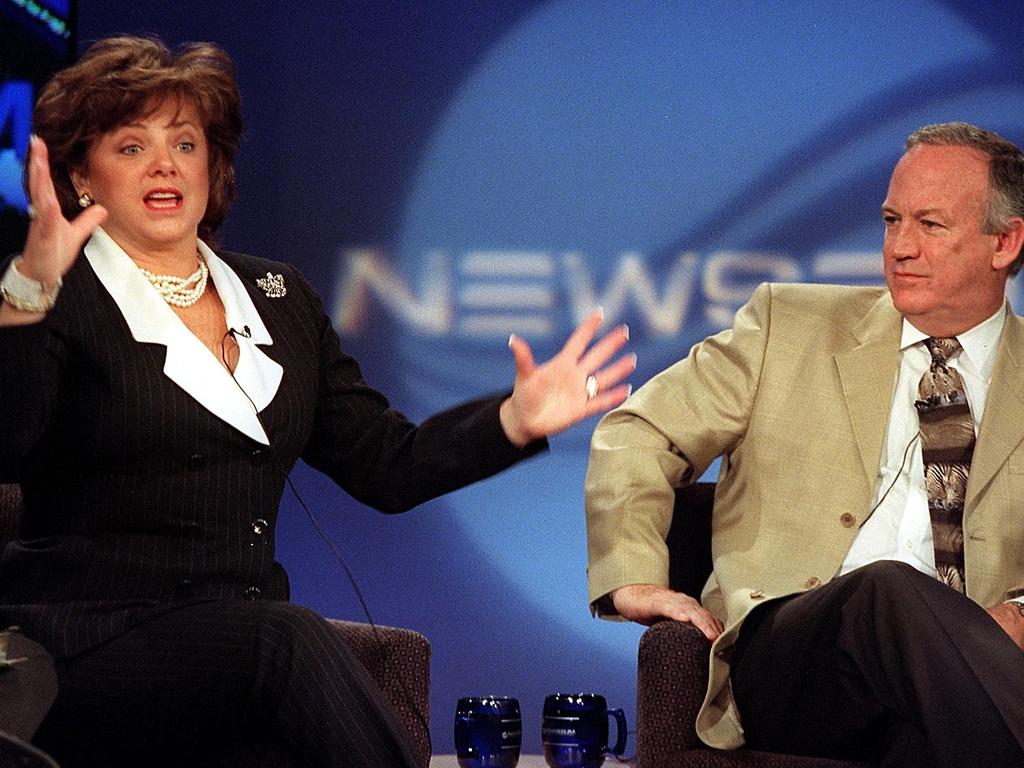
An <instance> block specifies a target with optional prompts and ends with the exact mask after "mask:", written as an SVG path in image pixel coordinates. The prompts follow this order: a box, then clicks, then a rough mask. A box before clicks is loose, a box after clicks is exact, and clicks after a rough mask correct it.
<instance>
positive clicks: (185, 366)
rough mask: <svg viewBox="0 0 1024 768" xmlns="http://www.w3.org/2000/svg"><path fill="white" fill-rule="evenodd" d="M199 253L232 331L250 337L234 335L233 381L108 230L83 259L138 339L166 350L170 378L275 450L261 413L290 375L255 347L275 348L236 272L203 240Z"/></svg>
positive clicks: (91, 242)
mask: <svg viewBox="0 0 1024 768" xmlns="http://www.w3.org/2000/svg"><path fill="white" fill-rule="evenodd" d="M196 247H197V248H198V250H199V252H200V253H202V255H203V257H204V258H205V259H206V262H207V265H208V266H209V268H210V279H211V280H213V284H214V285H215V286H216V288H217V293H218V295H219V296H220V298H221V301H222V302H223V304H224V317H225V321H226V322H227V325H228V328H232V329H235V330H237V331H241V330H242V329H248V331H247V335H243V334H240V333H239V334H236V335H235V340H236V341H237V342H238V352H239V357H238V364H237V365H236V366H235V372H234V376H233V377H232V375H231V374H230V373H229V372H228V370H227V369H226V368H224V366H223V365H221V363H220V362H219V361H218V360H217V359H216V358H215V357H214V355H213V353H212V352H211V351H210V350H209V349H208V348H207V347H206V346H205V345H204V344H203V343H202V342H201V341H199V339H198V338H196V336H195V334H193V333H192V332H191V331H189V330H188V328H186V327H185V324H184V323H182V322H181V319H180V318H179V317H178V316H177V315H176V314H175V313H174V310H172V309H171V308H170V307H169V306H168V305H167V302H165V301H164V300H163V299H162V298H161V297H160V294H158V293H157V292H156V289H155V288H154V287H153V285H152V284H151V283H150V282H149V280H147V279H146V276H145V275H143V274H142V272H141V270H139V269H138V267H137V266H136V264H135V262H134V261H132V260H131V257H129V256H128V254H127V253H125V252H124V250H123V249H122V248H121V247H120V246H119V245H118V244H117V243H115V242H114V240H113V239H112V238H111V237H110V236H109V235H108V234H107V233H106V232H104V231H103V229H102V228H99V227H98V228H97V229H96V231H95V232H93V235H92V237H91V238H90V239H89V242H88V243H86V245H85V257H86V259H87V260H88V261H89V265H90V266H91V267H92V268H93V271H94V272H95V273H96V276H97V277H98V278H99V281H100V282H101V283H102V284H103V287H104V288H106V290H107V292H108V293H109V294H110V296H111V297H112V298H113V300H114V302H115V303H116V304H117V307H118V309H119V310H120V311H121V314H122V315H123V316H124V319H125V322H126V323H127V324H128V328H129V330H130V331H131V334H132V338H134V339H135V340H136V341H139V342H145V343H151V344H162V345H163V346H165V347H167V354H166V357H165V359H164V368H163V372H164V374H165V375H166V376H167V377H168V378H169V379H171V381H173V382H174V383H175V384H177V385H178V386H180V387H181V388H182V389H183V390H185V392H187V393H188V394H189V395H191V396H192V398H193V399H195V400H196V401H197V402H198V403H199V404H200V405H202V406H203V407H204V408H206V409H207V410H208V411H210V412H211V413H212V414H214V415H215V416H217V417H218V418H220V419H222V420H223V421H225V422H227V423H228V424H230V425H231V426H232V427H234V428H235V429H237V430H239V431H240V432H243V433H245V434H246V435H248V436H249V437H251V438H252V439H253V440H256V441H258V442H261V443H263V444H264V445H269V444H270V439H269V438H268V436H267V434H266V432H265V431H264V429H263V425H262V424H261V422H260V420H259V416H258V412H259V411H262V410H263V409H264V408H266V407H267V405H269V404H270V402H271V401H272V400H273V399H274V395H275V394H276V393H277V389H278V387H279V386H280V383H281V378H282V376H283V373H284V372H283V369H282V368H281V366H280V365H279V364H278V363H277V362H276V361H275V360H272V359H271V358H270V357H268V356H267V355H266V354H265V353H264V352H263V350H261V349H260V348H259V347H257V346H256V345H257V344H264V345H270V344H273V343H274V341H273V339H272V338H271V336H270V332H269V331H268V330H267V327H266V324H265V323H264V322H263V319H262V318H261V317H260V315H259V313H258V312H257V311H256V306H255V305H254V304H253V302H252V298H251V297H250V296H249V293H248V292H247V291H246V290H245V286H244V285H243V284H242V281H241V280H240V279H239V277H238V275H236V274H235V272H234V270H232V269H231V268H230V267H229V266H228V265H227V264H226V263H224V261H223V260H222V259H221V258H220V257H219V256H217V255H216V254H215V253H214V252H213V251H212V250H210V249H209V248H208V247H207V246H206V244H205V243H203V242H202V241H201V240H198V241H197V246H196ZM254 405H255V406H256V410H255V411H254V410H253V406H254Z"/></svg>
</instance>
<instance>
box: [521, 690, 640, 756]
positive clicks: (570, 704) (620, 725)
mask: <svg viewBox="0 0 1024 768" xmlns="http://www.w3.org/2000/svg"><path fill="white" fill-rule="evenodd" d="M609 717H613V718H615V726H616V731H617V735H616V739H615V745H614V746H612V747H609V746H608V718H609ZM541 739H542V741H543V742H544V760H545V762H547V764H548V765H549V766H551V768H598V767H599V766H600V765H601V764H602V763H604V756H605V755H606V754H612V755H615V756H616V757H618V756H620V755H621V754H622V753H623V752H624V751H625V749H626V715H625V713H624V712H623V711H622V710H621V709H608V704H607V702H605V700H604V696H601V695H599V694H596V693H552V694H551V695H549V696H548V697H547V698H546V699H544V721H543V723H542V726H541Z"/></svg>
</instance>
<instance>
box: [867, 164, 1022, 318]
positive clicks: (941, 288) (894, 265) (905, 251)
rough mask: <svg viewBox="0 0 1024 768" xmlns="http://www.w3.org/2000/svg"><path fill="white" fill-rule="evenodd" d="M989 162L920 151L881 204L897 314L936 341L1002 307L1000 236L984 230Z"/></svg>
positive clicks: (896, 174)
mask: <svg viewBox="0 0 1024 768" xmlns="http://www.w3.org/2000/svg"><path fill="white" fill-rule="evenodd" d="M988 166H989V161H988V157H987V156H986V155H984V154H983V153H981V152H979V151H978V150H975V149H971V148H969V147H947V146H930V145H918V146H916V147H914V148H913V149H911V150H910V151H909V152H907V153H906V154H905V155H904V156H903V157H902V158H901V159H900V161H899V163H897V164H896V168H895V170H894V171H893V174H892V179H891V180H890V182H889V192H888V194H887V196H886V198H885V202H884V203H883V204H882V218H883V219H884V220H885V242H884V244H883V246H882V254H883V257H884V262H885V280H886V283H888V285H889V292H890V293H891V294H892V300H893V303H894V304H895V305H896V309H897V310H899V312H900V313H901V314H902V315H903V316H904V317H906V318H907V319H908V320H909V321H910V322H911V323H912V324H913V325H914V327H916V328H917V329H919V330H921V331H923V332H925V333H927V334H929V335H931V336H953V335H956V334H957V333H960V332H962V331H965V330H967V329H969V328H971V327H973V326H975V325H977V324H978V323H980V322H982V321H983V320H985V319H986V318H988V317H989V316H991V315H992V314H993V313H995V311H996V310H997V309H998V308H999V306H1000V304H1001V303H1002V302H1003V292H1004V289H1005V285H1006V277H1007V269H1006V267H1007V266H1008V263H1006V256H1005V254H1004V252H1003V250H1002V248H1001V245H1002V244H1001V242H1000V237H999V236H998V235H995V234H985V233H984V232H982V231H981V225H982V220H983V219H984V216H985V210H986V209H985V206H986V202H987V199H988V188H989V183H988Z"/></svg>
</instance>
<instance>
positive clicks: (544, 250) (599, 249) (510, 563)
mask: <svg viewBox="0 0 1024 768" xmlns="http://www.w3.org/2000/svg"><path fill="white" fill-rule="evenodd" d="M228 9H230V10H228ZM79 23H80V26H79V29H80V38H81V42H82V43H83V44H85V43H86V42H87V41H88V40H90V39H94V38H97V37H101V36H104V35H107V34H111V33H114V32H122V31H126V32H135V33H139V32H149V33H156V34H159V35H160V36H162V37H164V38H165V39H166V40H168V41H169V42H172V43H177V42H181V41H185V40H195V39H211V40H214V41H216V42H219V43H220V44H222V45H223V46H224V47H226V48H227V49H228V51H229V52H230V53H231V54H232V55H233V56H234V57H235V60H236V62H237V64H238V67H239V76H240V83H241V89H242V94H243V98H244V111H245V118H246V124H247V131H246V139H245V142H244V144H243V146H242V149H241V152H240V154H239V159H238V177H239V187H240V195H239V199H238V202H237V204H236V206H235V209H234V211H233V213H232V215H231V217H230V218H229V221H228V224H227V226H226V228H225V230H224V233H223V241H224V244H225V245H226V246H228V247H231V248H234V249H239V250H246V251H250V252H254V253H257V254H260V255H264V256H268V257H271V258H276V259H282V260H287V261H291V262H293V263H295V264H296V265H298V266H299V267H300V268H301V269H302V270H304V271H305V272H306V274H307V275H308V276H309V277H310V279H311V280H312V281H313V282H314V283H315V284H316V285H317V286H318V287H319V288H320V290H321V291H322V293H323V296H324V299H325V301H326V302H327V305H328V307H329V309H330V311H331V312H332V315H333V317H334V320H335V323H336V325H337V327H338V329H339V331H340V332H341V333H342V336H343V340H344V342H345V344H346V347H347V349H348V350H349V351H351V352H352V353H354V354H355V355H356V356H357V357H358V358H359V359H360V360H361V361H362V363H363V369H364V373H365V375H366V377H367V379H368V380H369V381H370V382H371V383H372V384H374V385H376V386H378V387H379V388H381V389H383V390H384V391H385V392H387V393H388V394H389V395H390V396H391V397H392V399H393V401H394V402H395V403H396V404H397V405H398V406H399V407H400V408H402V409H403V410H405V411H406V412H408V413H409V414H410V415H412V416H415V417H422V416H424V415H426V414H428V413H430V412H431V411H433V410H435V409H437V408H440V407H442V406H444V405H448V404H452V403H454V402H457V401H459V400H460V399H463V398H465V397H467V396H470V395H472V394H477V393H481V392H484V391H490V390H495V389H498V388H503V387H506V386H508V385H509V384H510V382H511V377H512V364H511V359H510V356H509V353H508V351H507V349H506V347H505V339H506V338H507V336H508V333H509V332H510V331H515V332H517V333H520V334H521V335H523V336H525V337H526V338H527V339H528V340H529V341H530V342H531V343H532V344H533V345H534V347H535V351H536V352H537V353H538V354H539V355H541V356H548V355H550V354H551V353H552V352H553V351H554V350H555V349H556V348H557V346H558V344H559V342H560V340H561V339H562V338H563V337H564V336H565V335H566V333H567V332H568V330H569V329H570V328H571V327H572V326H573V325H574V323H575V322H576V321H577V320H578V319H579V318H580V317H581V316H582V315H583V314H584V313H585V312H586V311H587V309H588V308H589V307H591V306H592V305H594V304H601V305H603V306H604V308H605V310H606V315H607V319H608V322H609V323H615V322H620V321H626V322H629V323H630V325H631V328H632V331H633V335H632V338H633V341H632V348H633V350H634V351H636V352H637V353H638V354H639V356H640V367H639V370H638V371H637V373H636V375H635V377H634V382H635V383H637V384H639V383H641V382H643V381H644V380H645V379H647V378H649V377H650V376H651V375H652V374H653V373H654V372H656V371H657V370H659V369H661V368H663V367H665V366H666V365H668V364H669V363H671V362H672V361H674V360H676V359H677V358H679V357H680V356H682V355H684V354H685V353H686V351H687V349H688V348H689V346H690V345H691V344H692V343H694V342H695V341H697V340H699V339H700V338H702V337H703V336H705V335H707V334H708V333H711V332H714V331H716V330H718V329H720V328H722V327H724V326H726V325H728V324H729V323H730V320H731V317H732V315H733V313H734V311H735V309H736V307H737V306H739V304H740V303H742V302H743V301H744V300H745V299H746V298H747V296H748V295H749V294H750V291H751V290H752V288H753V286H754V285H756V284H757V283H758V282H760V281H762V280H769V279H770V280H812V281H834V282H861V283H863V282H878V281H879V279H880V266H879V261H880V242H881V235H882V230H881V226H880V217H879V212H878V211H879V205H880V203H881V200H882V198H883V197H884V194H885V188H886V184H887V180H888V175H889V171H890V170H891V167H892V165H893V164H894V162H895V161H896V159H897V158H898V157H899V155H900V153H901V145H902V141H903V139H904V137H905V136H906V134H907V133H908V132H910V131H911V130H912V129H913V128H915V127H917V126H919V125H922V124H924V123H928V122H936V121H943V120H951V119H963V120H968V121H972V122H977V123H980V124H982V125H984V126H986V127H989V128H992V129H994V130H996V131H999V132H1001V133H1003V134H1004V135H1006V136H1007V137H1009V138H1011V139H1013V140H1015V141H1017V142H1018V143H1021V142H1024V82H1022V76H1024V69H1022V63H1024V62H1022V53H1021V46H1020V44H1019V41H1020V37H1021V33H1022V31H1024V5H1022V4H1021V3H1020V2H1019V1H1018V0H1008V1H1007V2H987V3H984V4H982V3H978V2H971V1H968V2H955V1H954V0H904V2H901V3H891V2H871V1H868V0H862V1H861V2H853V1H852V0H850V1H848V2H837V3H826V2H823V0H791V1H790V2H787V3H766V2H741V1H737V0H731V1H728V2H727V1H725V0H721V1H712V0H704V1H703V2H676V3H665V2H642V1H639V0H638V1H636V2H628V3H627V2H611V1H608V2H605V1H602V0H590V1H589V2H583V1H582V0H551V1H550V2H518V3H508V2H485V3H481V2H469V0H447V1H445V2H440V1H438V0H433V1H429V2H415V3H413V2H394V1H387V0H372V1H367V2H351V1H347V2H326V1H325V0H319V1H317V0H311V1H310V2H306V3H302V4H295V3H232V4H223V3H173V4H172V3H157V2H151V1H150V0H105V1H104V2H102V3H100V2H89V1H88V0H82V2H81V5H80V10H79ZM1012 293H1013V296H1014V298H1015V297H1016V295H1017V294H1018V293H1019V289H1018V288H1017V287H1014V288H1013V289H1012ZM1018 303H1019V302H1018ZM592 428H593V423H587V424H584V425H581V426H580V427H578V428H576V429H574V430H572V431H571V432H570V433H568V434H565V435H562V436H559V437H558V438H556V439H554V440H553V441H552V450H551V453H550V455H548V456H546V457H544V458H541V459H538V460H535V461H533V462H531V463H530V464H528V465H527V466H523V467H519V468H516V469H514V470H512V471H510V472H508V473H506V474H505V475H503V476H502V477H500V478H497V479H494V480H490V481H488V482H485V483H482V484H480V485H479V486H477V487H474V488H470V489H466V490H464V491H461V492H459V493H456V494H453V495H451V496H449V497H448V498H445V499H442V500H438V501H436V502H433V503H430V504H427V505H424V506H423V507H422V508H420V509H418V510H416V511H414V512H412V513H410V514H408V515H404V516H401V517H390V518H387V517H383V516H380V515H378V514H377V513H374V512H372V511H370V510H367V509H365V508H364V507H362V506H361V505H359V504H357V503H355V502H353V501H352V500H351V499H349V498H348V497H347V496H345V495H344V494H343V493H341V492H339V491H338V490H337V489H335V488H334V487H333V486H332V485H331V484H330V483H329V482H327V481H325V480H324V479H323V478H321V477H319V476H317V475H316V474H315V473H313V472H311V471H308V470H303V469H302V468H300V469H299V470H297V472H296V479H297V485H298V487H299V489H300V491H301V493H302V494H303V496H304V497H305V498H306V499H307V500H308V501H309V502H310V506H311V507H312V509H313V510H314V512H315V514H316V515H317V516H318V517H319V518H320V519H321V520H322V521H323V522H324V524H325V527H326V528H327V530H328V532H329V533H330V535H331V536H332V537H333V538H334V539H335V540H336V541H337V542H338V544H339V546H340V548H341V549H342V551H343V552H344V553H345V556H346V558H347V559H348V562H349V564H350V566H351V568H352V570H353V571H354V572H355V574H356V577H357V578H358V580H359V582H360V584H361V586H362V588H363V590H364V592H365V593H366V597H367V600H368V602H369V605H370V607H371V610H372V612H373V616H374V619H375V620H376V621H378V622H382V623H389V624H398V625H404V626H410V627H414V628H416V629H419V630H421V631H422V632H424V633H425V634H426V635H428V636H429V637H430V639H431V641H432V643H433V648H434V663H433V680H432V690H433V692H432V731H433V737H434V744H435V751H437V752H448V751H451V749H452V746H451V745H452V736H451V730H452V727H451V724H452V716H453V713H454V706H455V700H456V699H457V698H458V697H459V696H460V695H469V694H485V693H498V694H506V695H514V696H518V697H519V699H520V701H521V702H522V705H523V713H524V729H523V738H524V748H525V751H527V752H539V751H540V722H539V721H540V706H541V704H542V701H543V697H544V695H545V694H546V693H549V692H552V691H556V690H596V691H599V692H603V693H604V694H605V695H606V696H607V697H608V698H609V701H610V702H611V703H612V704H615V705H622V706H623V707H625V708H626V710H627V713H628V716H629V718H630V721H631V722H633V720H634V716H633V715H634V697H635V682H634V681H635V652H636V644H637V639H638V637H639V634H640V630H639V628H637V627H633V626H628V625H623V624H611V623H607V622H599V621H596V620H593V619H591V618H590V617H589V614H588V612H587V607H586V573H585V569H586V554H585V536H584V518H583V504H582V493H581V489H582V481H583V476H584V472H585V467H586V446H587V440H588V437H589V434H590V432H591V430H592ZM285 506H286V509H285V511H284V514H283V517H282V522H281V528H280V531H279V546H280V558H281V559H282V561H283V562H284V563H285V565H286V566H287V567H288V569H289V571H290V573H291V576H292V583H293V585H294V593H295V595H294V596H295V599H296V600H297V601H299V602H302V603H305V604H307V605H310V606H312V607H314V608H316V609H318V610H320V611H322V612H324V613H326V614H328V615H332V616H346V617H354V618H359V617H360V609H359V607H358V604H357V602H356V600H355V598H354V597H353V594H352V590H351V588H350V587H349V586H348V585H347V584H346V583H345V580H344V577H343V574H342V573H341V571H340V569H339V568H338V567H337V565H336V564H334V563H333V562H332V560H331V558H330V556H329V554H328V552H327V550H326V548H325V546H324V545H323V544H322V543H321V542H320V541H319V540H318V539H317V537H316V535H315V534H314V533H313V531H312V530H311V528H310V525H309V524H308V522H307V521H306V520H305V519H304V517H303V515H302V513H301V512H300V511H298V509H297V507H296V505H295V504H294V503H293V502H292V500H290V499H289V500H286V502H285Z"/></svg>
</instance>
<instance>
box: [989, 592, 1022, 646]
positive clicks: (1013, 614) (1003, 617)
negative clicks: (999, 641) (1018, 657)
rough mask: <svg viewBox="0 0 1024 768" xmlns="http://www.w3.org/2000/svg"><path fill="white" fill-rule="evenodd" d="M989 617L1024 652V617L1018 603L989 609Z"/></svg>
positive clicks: (1001, 604)
mask: <svg viewBox="0 0 1024 768" xmlns="http://www.w3.org/2000/svg"><path fill="white" fill-rule="evenodd" d="M988 612H989V615H990V616H991V617H992V618H993V619H995V620H996V623H998V624H999V626H1000V627H1002V628H1003V631H1004V632H1006V634H1008V635H1009V636H1010V639H1011V640H1013V642H1015V643H1016V644H1017V647H1018V648H1020V649H1021V650H1024V615H1021V612H1020V610H1019V609H1018V608H1017V604H1016V603H1000V604H999V605H993V606H992V607H991V608H989V609H988Z"/></svg>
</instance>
